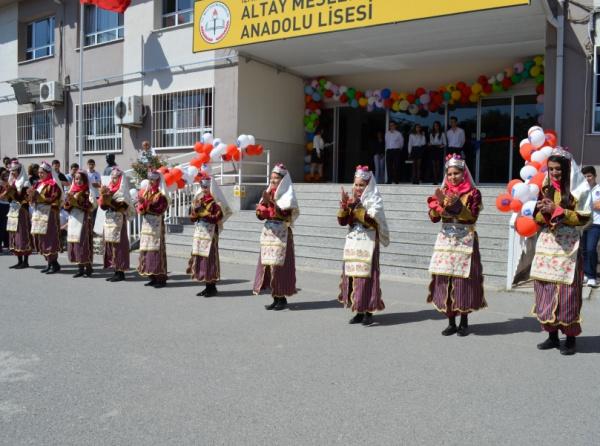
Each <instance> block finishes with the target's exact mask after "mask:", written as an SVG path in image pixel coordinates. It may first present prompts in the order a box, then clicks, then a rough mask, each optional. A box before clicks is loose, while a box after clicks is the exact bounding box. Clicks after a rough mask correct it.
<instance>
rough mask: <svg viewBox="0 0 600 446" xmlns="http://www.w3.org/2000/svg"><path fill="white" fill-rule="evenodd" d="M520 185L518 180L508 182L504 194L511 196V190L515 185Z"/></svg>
mask: <svg viewBox="0 0 600 446" xmlns="http://www.w3.org/2000/svg"><path fill="white" fill-rule="evenodd" d="M519 183H522V181H521V180H519V179H518V178H515V179H514V180H510V182H509V183H508V184H507V185H506V192H507V193H508V194H512V190H513V187H515V185H517V184H519Z"/></svg>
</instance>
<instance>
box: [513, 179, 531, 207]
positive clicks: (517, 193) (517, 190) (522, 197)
mask: <svg viewBox="0 0 600 446" xmlns="http://www.w3.org/2000/svg"><path fill="white" fill-rule="evenodd" d="M512 197H513V198H514V199H517V200H519V201H520V202H522V203H523V202H526V201H528V199H529V185H528V184H525V183H519V184H515V186H514V187H513V190H512Z"/></svg>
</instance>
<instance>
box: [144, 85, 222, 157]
mask: <svg viewBox="0 0 600 446" xmlns="http://www.w3.org/2000/svg"><path fill="white" fill-rule="evenodd" d="M193 94H198V95H201V98H200V102H201V105H200V106H199V107H194V106H188V107H185V106H183V107H179V106H178V107H173V106H172V103H173V102H172V101H181V103H183V104H184V105H185V101H186V100H188V101H190V100H193V98H190V96H191V95H193ZM214 94H215V89H214V88H213V87H208V88H198V89H194V90H183V91H173V92H168V93H160V94H155V95H152V129H151V134H152V136H151V143H152V147H153V148H155V149H156V150H181V149H188V148H192V147H193V146H194V144H195V143H196V142H197V141H199V140H200V137H201V136H202V134H203V133H206V132H212V131H213V127H214V113H215V109H214V104H215V102H214V99H215V97H214ZM165 101H169V104H170V105H171V106H170V108H164V103H165ZM161 104H163V105H161ZM195 110H197V113H199V118H200V123H199V125H198V126H194V127H184V126H183V125H181V124H180V121H182V120H183V121H184V122H185V120H186V118H183V119H181V118H182V117H181V116H180V114H181V113H182V112H188V113H189V112H190V111H195ZM189 118H190V117H189V116H188V117H187V119H189ZM165 123H167V124H169V123H170V126H167V125H165ZM194 134H196V136H195V137H194V136H193V135H194ZM185 135H192V136H188V138H189V139H190V141H189V142H190V144H179V140H180V139H183V138H185V137H186V136H185ZM167 137H169V138H171V139H172V143H173V144H171V145H163V142H164V140H165V139H166V138H167Z"/></svg>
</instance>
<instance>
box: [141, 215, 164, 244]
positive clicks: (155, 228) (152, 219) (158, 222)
mask: <svg viewBox="0 0 600 446" xmlns="http://www.w3.org/2000/svg"><path fill="white" fill-rule="evenodd" d="M161 228H162V215H152V214H144V215H142V229H141V230H140V251H159V250H160V233H161Z"/></svg>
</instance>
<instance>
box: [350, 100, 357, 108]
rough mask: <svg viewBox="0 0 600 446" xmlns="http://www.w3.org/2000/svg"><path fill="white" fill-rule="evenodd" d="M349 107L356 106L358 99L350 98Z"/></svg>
mask: <svg viewBox="0 0 600 446" xmlns="http://www.w3.org/2000/svg"><path fill="white" fill-rule="evenodd" d="M350 107H352V108H358V101H357V100H356V99H352V101H351V102H350Z"/></svg>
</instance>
